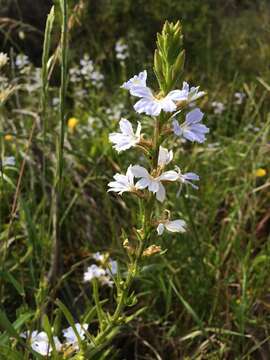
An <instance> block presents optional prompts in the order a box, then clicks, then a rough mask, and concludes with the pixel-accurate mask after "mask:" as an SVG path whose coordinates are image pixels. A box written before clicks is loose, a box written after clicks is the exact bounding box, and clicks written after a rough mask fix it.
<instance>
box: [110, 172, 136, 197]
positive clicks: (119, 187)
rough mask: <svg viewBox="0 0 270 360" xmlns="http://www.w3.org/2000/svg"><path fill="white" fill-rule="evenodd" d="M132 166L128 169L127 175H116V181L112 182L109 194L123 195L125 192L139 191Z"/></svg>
mask: <svg viewBox="0 0 270 360" xmlns="http://www.w3.org/2000/svg"><path fill="white" fill-rule="evenodd" d="M131 169H132V165H130V166H129V167H128V169H127V172H126V175H123V174H115V175H114V177H113V178H114V180H115V181H111V182H110V183H109V184H108V186H109V187H110V188H111V189H109V190H108V192H110V191H113V192H116V193H118V194H119V195H122V194H123V193H124V192H125V191H129V192H135V191H136V190H138V186H137V184H136V185H134V175H133V173H132V171H131Z"/></svg>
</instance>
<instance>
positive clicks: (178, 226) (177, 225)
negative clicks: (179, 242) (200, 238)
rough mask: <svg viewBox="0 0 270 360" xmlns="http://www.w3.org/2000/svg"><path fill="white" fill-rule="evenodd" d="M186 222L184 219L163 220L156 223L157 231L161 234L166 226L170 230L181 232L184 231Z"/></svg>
mask: <svg viewBox="0 0 270 360" xmlns="http://www.w3.org/2000/svg"><path fill="white" fill-rule="evenodd" d="M185 227H186V222H185V221H184V220H180V219H179V220H173V221H170V220H164V221H162V222H160V223H159V224H158V227H157V233H158V235H162V234H163V232H164V229H165V228H166V229H167V230H168V231H170V232H180V233H183V232H185V231H186V229H185Z"/></svg>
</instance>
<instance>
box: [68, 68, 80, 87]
mask: <svg viewBox="0 0 270 360" xmlns="http://www.w3.org/2000/svg"><path fill="white" fill-rule="evenodd" d="M80 75H81V72H80V69H79V67H78V66H74V67H73V68H70V69H69V76H70V81H71V82H73V83H77V82H80V81H81V76H80Z"/></svg>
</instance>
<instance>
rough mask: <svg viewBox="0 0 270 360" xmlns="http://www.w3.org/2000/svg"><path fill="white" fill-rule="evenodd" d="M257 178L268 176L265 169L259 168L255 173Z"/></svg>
mask: <svg viewBox="0 0 270 360" xmlns="http://www.w3.org/2000/svg"><path fill="white" fill-rule="evenodd" d="M255 175H256V177H263V176H265V175H266V170H265V169H263V168H259V169H257V170H256V172H255Z"/></svg>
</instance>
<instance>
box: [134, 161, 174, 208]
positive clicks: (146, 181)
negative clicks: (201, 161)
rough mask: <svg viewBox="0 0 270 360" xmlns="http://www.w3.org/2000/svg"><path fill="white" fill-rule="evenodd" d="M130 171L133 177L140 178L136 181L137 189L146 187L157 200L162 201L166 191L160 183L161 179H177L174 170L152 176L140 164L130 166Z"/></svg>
mask: <svg viewBox="0 0 270 360" xmlns="http://www.w3.org/2000/svg"><path fill="white" fill-rule="evenodd" d="M132 173H133V175H134V176H135V177H138V178H140V180H139V181H138V182H137V183H136V186H137V187H138V188H139V189H146V188H148V190H149V191H151V192H152V193H154V194H156V198H157V200H158V201H160V202H163V201H164V200H165V197H166V191H165V188H164V186H163V184H162V181H177V180H178V177H179V175H178V173H177V172H175V171H165V172H164V173H162V174H161V175H159V176H157V177H153V176H152V175H150V174H149V172H148V171H147V170H146V169H145V168H144V167H142V166H140V165H134V166H133V167H132Z"/></svg>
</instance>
